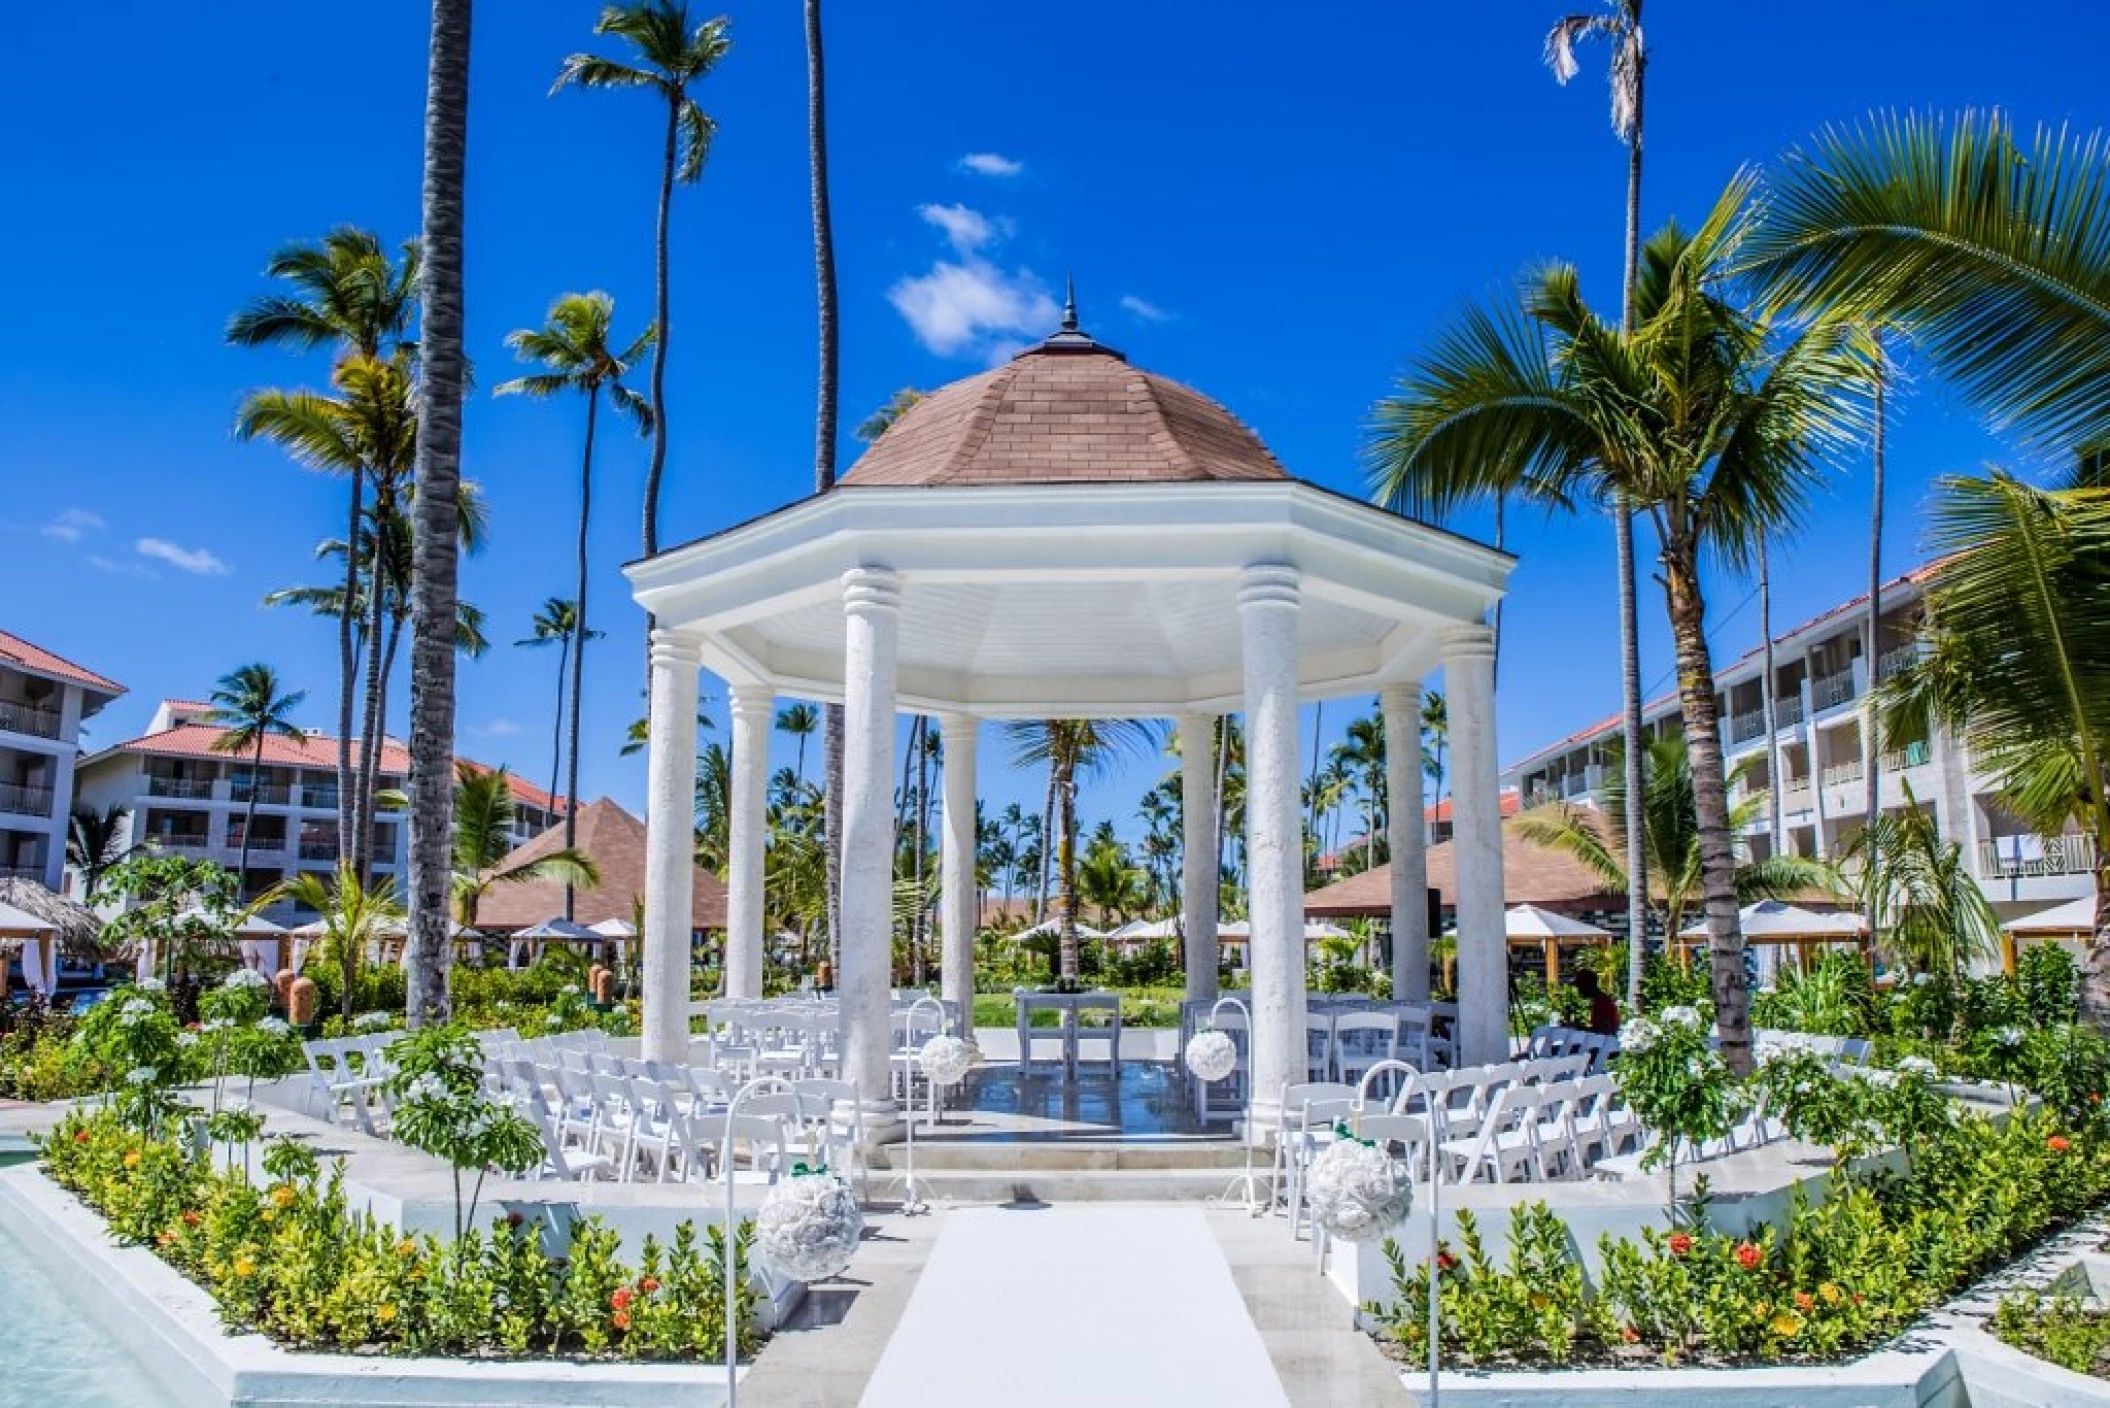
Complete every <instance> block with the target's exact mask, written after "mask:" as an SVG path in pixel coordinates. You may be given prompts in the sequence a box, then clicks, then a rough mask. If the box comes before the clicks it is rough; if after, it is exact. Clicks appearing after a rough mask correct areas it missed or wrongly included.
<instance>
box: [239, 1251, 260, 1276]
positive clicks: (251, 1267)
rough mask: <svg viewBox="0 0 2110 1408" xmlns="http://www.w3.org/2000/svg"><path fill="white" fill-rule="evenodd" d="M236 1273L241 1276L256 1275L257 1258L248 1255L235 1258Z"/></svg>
mask: <svg viewBox="0 0 2110 1408" xmlns="http://www.w3.org/2000/svg"><path fill="white" fill-rule="evenodd" d="M234 1274H235V1275H237V1276H241V1277H249V1276H254V1275H256V1262H255V1260H254V1259H252V1258H250V1257H246V1256H238V1257H236V1258H235V1259H234Z"/></svg>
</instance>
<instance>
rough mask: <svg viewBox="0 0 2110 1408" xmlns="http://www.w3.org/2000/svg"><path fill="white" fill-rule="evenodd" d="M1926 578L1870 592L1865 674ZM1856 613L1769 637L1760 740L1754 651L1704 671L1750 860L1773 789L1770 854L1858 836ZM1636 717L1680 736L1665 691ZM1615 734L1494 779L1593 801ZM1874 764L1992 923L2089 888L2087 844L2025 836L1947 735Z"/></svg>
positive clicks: (1763, 852) (1865, 708) (1912, 576)
mask: <svg viewBox="0 0 2110 1408" xmlns="http://www.w3.org/2000/svg"><path fill="white" fill-rule="evenodd" d="M1927 576H1928V572H1927V569H1926V568H1924V567H1922V568H1918V569H1915V570H1913V571H1911V572H1908V573H1906V574H1905V575H1904V576H1902V577H1898V578H1896V579H1895V580H1893V581H1890V582H1888V583H1886V584H1885V585H1884V587H1883V590H1882V616H1881V619H1880V621H1879V622H1878V629H1877V631H1876V642H1875V661H1876V667H1877V668H1876V675H1877V676H1879V677H1887V676H1888V674H1889V672H1891V671H1893V670H1895V669H1897V668H1898V667H1899V666H1901V665H1903V664H1905V663H1906V662H1907V661H1909V660H1910V659H1911V658H1912V654H1913V651H1914V649H1915V646H1914V641H1915V639H1916V637H1917V633H1918V630H1919V626H1920V621H1921V619H1922V616H1923V613H1924V611H1925V584H1926V579H1927ZM1867 613H1868V597H1867V596H1866V595H1865V594H1864V595H1862V596H1858V597H1855V598H1854V599H1853V600H1851V601H1847V602H1843V603H1841V604H1840V605H1838V606H1835V607H1833V608H1832V609H1831V610H1829V611H1827V612H1825V613H1824V614H1823V615H1821V616H1818V617H1817V618H1816V619H1815V620H1812V621H1808V622H1805V623H1804V624H1802V625H1800V626H1797V627H1795V628H1794V629H1793V630H1790V631H1788V632H1787V633H1786V634H1784V635H1780V636H1776V637H1775V638H1774V641H1773V674H1774V702H1773V728H1772V729H1771V731H1770V732H1769V731H1768V729H1767V727H1766V711H1765V698H1764V689H1765V668H1766V667H1765V650H1764V648H1763V646H1761V647H1758V648H1755V649H1753V650H1752V651H1751V652H1750V653H1749V654H1747V655H1745V656H1743V657H1742V658H1741V659H1739V660H1736V661H1735V662H1733V663H1731V664H1728V665H1726V666H1723V667H1722V668H1720V669H1719V670H1717V671H1716V674H1715V684H1716V687H1717V689H1718V691H1719V693H1718V694H1717V696H1716V705H1717V707H1718V708H1719V709H1720V711H1721V721H1722V747H1723V750H1724V758H1725V760H1726V762H1727V763H1728V765H1729V767H1730V768H1731V769H1732V776H1731V779H1730V792H1729V800H1730V804H1731V805H1732V806H1734V805H1736V804H1738V803H1741V802H1746V801H1751V800H1756V801H1757V802H1758V804H1759V805H1757V806H1756V807H1754V808H1752V811H1751V815H1750V816H1749V817H1748V818H1747V819H1746V820H1745V822H1744V824H1743V825H1742V826H1741V827H1740V828H1739V829H1738V841H1739V843H1740V844H1741V845H1743V846H1744V847H1746V848H1748V850H1749V853H1750V854H1751V855H1752V856H1753V857H1758V858H1762V857H1764V856H1767V855H1771V854H1773V851H1774V837H1773V835H1772V827H1771V818H1770V816H1769V813H1768V808H1767V806H1766V805H1765V796H1766V792H1767V789H1768V788H1770V787H1772V786H1774V785H1775V784H1776V782H1777V784H1778V786H1779V788H1780V828H1781V834H1780V838H1779V844H1780V846H1781V848H1782V849H1783V850H1785V851H1789V852H1793V853H1795V854H1797V855H1805V856H1817V857H1821V858H1827V859H1830V858H1836V857H1837V856H1839V855H1840V854H1842V853H1843V852H1844V851H1845V849H1846V847H1847V845H1848V843H1849V842H1850V841H1851V839H1852V838H1853V837H1854V835H1855V834H1856V833H1858V832H1859V831H1860V830H1861V828H1862V825H1863V822H1864V818H1865V815H1866V805H1867V801H1866V797H1867V794H1866V787H1867V784H1866V782H1865V780H1864V779H1865V778H1866V776H1867V772H1866V768H1867V761H1868V760H1867V757H1866V747H1867V745H1866V742H1865V740H1866V738H1867V737H1868V729H1869V699H1870V685H1871V683H1872V677H1871V673H1870V670H1869V660H1868V642H1867V626H1868V622H1867ZM1642 718H1643V724H1644V727H1645V729H1646V732H1647V734H1648V736H1649V737H1651V738H1665V737H1682V736H1683V733H1684V725H1683V723H1682V721H1681V718H1680V714H1679V709H1678V700H1677V697H1676V696H1675V695H1669V696H1666V697H1664V698H1660V699H1656V700H1652V701H1650V702H1649V703H1648V705H1647V706H1646V707H1645V708H1644V709H1643V711H1642ZM1619 737H1620V721H1619V717H1618V716H1617V715H1614V716H1613V717H1611V718H1608V719H1605V720H1603V721H1601V722H1599V723H1596V724H1593V725H1591V726H1590V727H1589V728H1586V729H1583V730H1582V731H1580V732H1578V733H1573V734H1570V735H1569V736H1568V737H1566V738H1563V739H1561V740H1560V741H1559V742H1557V743H1553V744H1550V745H1548V746H1547V747H1545V748H1541V749H1540V750H1538V751H1537V752H1535V753H1532V754H1530V755H1529V756H1528V757H1525V758H1524V759H1522V760H1521V761H1519V762H1517V763H1514V764H1512V765H1511V766H1510V767H1509V769H1508V770H1507V771H1505V772H1504V773H1503V783H1504V785H1505V786H1508V787H1513V788H1515V789H1516V790H1517V791H1518V792H1519V793H1520V794H1521V795H1522V797H1523V801H1524V805H1525V806H1527V807H1530V806H1537V805H1540V804H1543V803H1546V802H1551V801H1557V800H1566V801H1569V802H1586V803H1590V804H1592V805H1597V804H1599V803H1600V800H1601V796H1602V791H1603V788H1604V784H1605V779H1606V777H1607V775H1608V772H1609V770H1610V769H1611V768H1613V767H1615V766H1616V765H1617V758H1618V752H1617V746H1618V742H1619ZM1876 763H1877V770H1878V776H1877V787H1878V791H1877V801H1878V805H1879V806H1880V807H1881V809H1882V810H1883V811H1885V812H1892V813H1895V812H1901V811H1903V810H1904V809H1905V808H1906V807H1907V806H1909V805H1912V804H1913V803H1915V802H1916V803H1917V804H1918V805H1919V806H1921V807H1924V808H1928V809H1930V810H1931V811H1932V813H1933V816H1934V819H1935V824H1936V826H1937V827H1938V828H1939V830H1940V833H1941V835H1942V836H1943V837H1945V838H1947V839H1949V840H1952V841H1956V842H1958V843H1960V844H1961V845H1962V846H1963V849H1964V854H1965V856H1966V857H1967V859H1968V863H1969V864H1970V866H1971V870H1972V873H1973V875H1974V876H1975V877H1976V878H1977V880H1978V883H1979V886H1980V888H1981V889H1983V890H1984V891H1985V894H1986V897H1987V898H1988V899H1989V900H1991V901H1992V902H1993V904H1994V905H1995V907H1996V908H1997V909H1999V910H2000V911H2001V913H2002V914H2003V916H2013V915H2018V914H2024V913H2029V912H2033V911H2036V910H2041V909H2043V908H2045V907H2046V906H2047V905H2055V904H2058V903H2059V902H2060V901H2062V900H2067V899H2073V898H2076V897H2078V896H2081V895H2085V894H2092V893H2093V880H2092V875H2093V872H2094V870H2095V864H2096V856H2095V847H2094V846H2093V844H2092V843H2091V842H2090V841H2089V838H2087V837H2086V836H2083V835H2080V834H2078V833H2076V832H2068V833H2066V834H2063V835H2058V836H2039V835H2036V834H2034V833H2032V832H2031V831H2030V829H2029V828H2028V827H2027V826H2025V825H2024V824H2023V823H2022V822H2021V821H2019V820H2017V819H2016V818H2015V817H2014V816H2013V815H2012V814H2010V813H2009V812H2008V811H2006V810H2005V809H2004V808H2003V807H2002V806H2001V805H2000V802H1999V798H1998V795H1997V787H1996V782H1995V779H1994V778H1993V777H1992V776H1990V775H1989V774H1988V773H1987V772H1985V771H1984V770H1983V768H1982V767H1981V766H1980V765H1979V762H1978V760H1977V759H1976V758H1974V757H1973V756H1972V755H1971V751H1970V750H1969V749H1968V748H1967V747H1966V746H1965V745H1964V743H1963V741H1962V740H1961V739H1957V738H1952V737H1950V736H1949V735H1948V733H1947V732H1946V731H1945V730H1941V729H1936V730H1935V731H1934V733H1933V735H1932V736H1931V737H1927V738H1917V739H1910V740H1906V741H1903V742H1893V743H1892V745H1891V746H1890V747H1889V748H1887V749H1885V750H1884V751H1883V752H1882V754H1881V756H1880V757H1879V758H1877V759H1876ZM1908 789H1909V794H1908ZM1908 795H1909V798H1910V800H1908Z"/></svg>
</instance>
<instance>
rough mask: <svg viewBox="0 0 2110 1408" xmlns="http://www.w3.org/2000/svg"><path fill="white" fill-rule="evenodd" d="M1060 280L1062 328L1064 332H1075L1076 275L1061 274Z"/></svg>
mask: <svg viewBox="0 0 2110 1408" xmlns="http://www.w3.org/2000/svg"><path fill="white" fill-rule="evenodd" d="M1062 281H1063V296H1062V330H1063V331H1064V332H1075V331H1077V276H1076V275H1075V274H1067V273H1066V274H1064V275H1063V276H1062Z"/></svg>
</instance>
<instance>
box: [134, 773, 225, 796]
mask: <svg viewBox="0 0 2110 1408" xmlns="http://www.w3.org/2000/svg"><path fill="white" fill-rule="evenodd" d="M147 795H148V796H149V797H187V798H190V799H192V800H194V801H197V800H204V799H209V798H210V797H211V796H212V779H211V778H209V777H153V776H149V777H148V778H147Z"/></svg>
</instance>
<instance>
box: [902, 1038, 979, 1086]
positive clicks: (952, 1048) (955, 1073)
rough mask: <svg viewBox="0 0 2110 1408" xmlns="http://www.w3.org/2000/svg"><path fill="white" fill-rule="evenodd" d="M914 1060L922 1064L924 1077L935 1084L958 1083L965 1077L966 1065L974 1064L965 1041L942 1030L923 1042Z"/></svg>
mask: <svg viewBox="0 0 2110 1408" xmlns="http://www.w3.org/2000/svg"><path fill="white" fill-rule="evenodd" d="M916 1060H917V1061H918V1062H920V1063H921V1064H922V1066H923V1074H924V1076H925V1078H926V1079H928V1080H929V1081H930V1083H931V1084H932V1085H937V1086H946V1085H958V1084H959V1083H960V1082H961V1081H962V1080H965V1079H966V1078H967V1069H968V1067H970V1066H972V1065H973V1064H974V1057H973V1055H972V1053H970V1052H969V1051H968V1049H967V1043H966V1042H964V1041H962V1040H960V1039H959V1038H958V1037H956V1036H946V1035H945V1034H944V1033H943V1032H940V1033H939V1034H938V1035H936V1036H934V1037H932V1038H931V1039H930V1040H929V1041H926V1042H924V1043H923V1049H922V1050H920V1051H918V1052H917V1053H916Z"/></svg>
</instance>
